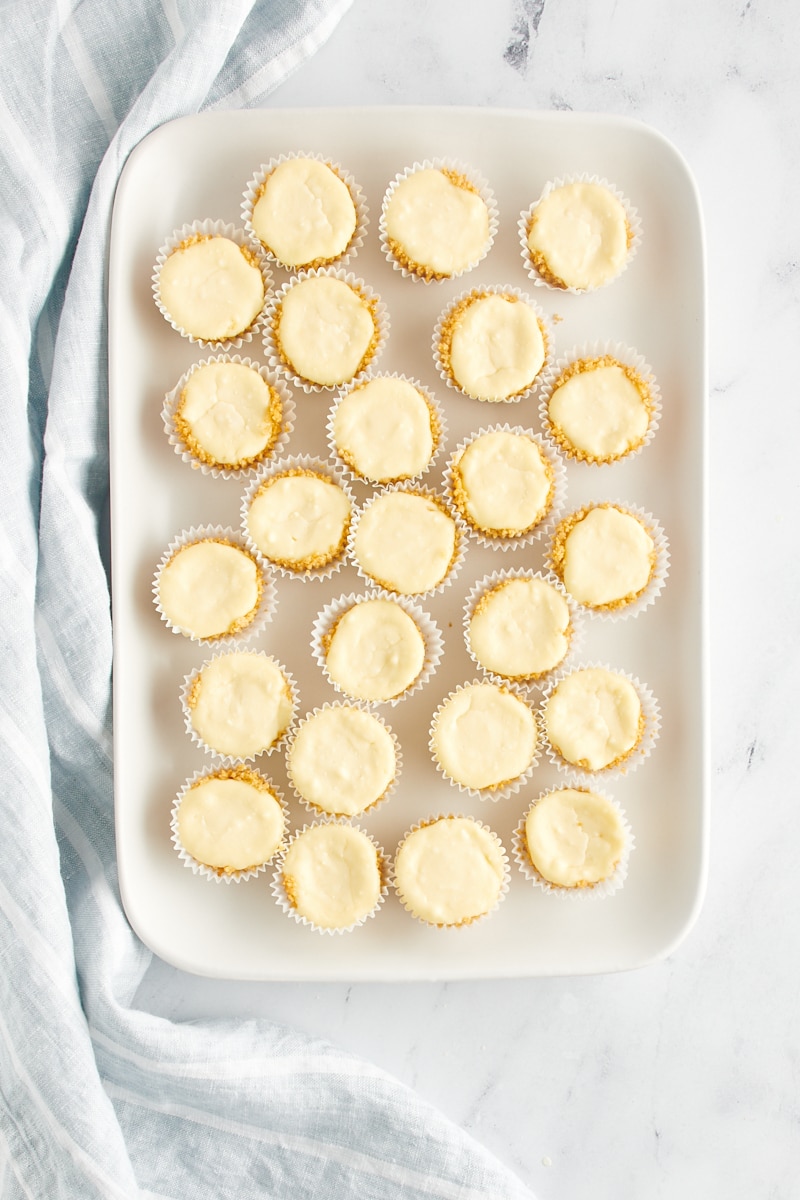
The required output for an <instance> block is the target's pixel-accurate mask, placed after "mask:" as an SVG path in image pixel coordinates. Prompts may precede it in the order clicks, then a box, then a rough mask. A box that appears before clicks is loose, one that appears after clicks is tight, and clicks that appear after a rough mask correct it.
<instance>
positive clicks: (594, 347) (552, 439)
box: [539, 341, 661, 467]
mask: <svg viewBox="0 0 800 1200" xmlns="http://www.w3.org/2000/svg"><path fill="white" fill-rule="evenodd" d="M605 357H610V358H614V359H616V361H617V362H620V363H622V364H623V365H624V366H626V367H631V368H632V369H633V370H634V371H635V372H636V374H637V375H638V376H639V377H640V378H641V380H642V382H643V383H644V384H645V385H646V387H647V390H648V393H649V400H650V407H649V419H648V423H647V432H646V433H645V435H644V437H643V439H642V441H641V442H639V443H638V444H637V445H635V446H632V447H631V449H629V450H625V451H623V453H622V454H617V455H615V456H614V457H613V458H595V457H593V456H591V455H588V454H586V452H585V451H583V450H578V449H576V448H575V447H574V446H573V445H572V443H571V442H570V441H569V439H568V438H567V437H566V436H565V435H559V434H558V433H557V432H556V430H555V426H554V423H553V422H552V421H551V420H550V411H549V409H550V400H551V398H552V395H553V392H554V391H555V387H556V384H557V383H558V381H559V379H560V378H561V376H562V375H563V374H564V372H565V371H566V370H567V368H568V367H570V366H572V364H573V363H576V362H580V361H582V360H585V359H593V358H605ZM539 417H540V419H541V422H542V428H543V430H544V436H545V438H546V440H547V442H548V443H549V444H550V445H551V446H552V447H553V448H554V449H555V450H557V451H559V452H560V453H561V454H563V455H565V456H566V457H567V458H569V459H570V460H571V461H573V462H581V463H585V464H586V465H587V466H590V467H606V466H611V465H613V463H617V462H622V461H623V459H630V458H635V457H636V455H637V454H641V452H642V450H644V448H645V446H649V445H650V443H651V442H652V440H653V438H654V437H655V435H656V431H657V430H658V426H659V423H660V421H661V389H660V388H659V386H658V384H657V383H656V378H655V375H654V374H653V368H652V367H651V366H650V365H649V363H647V362H646V361H645V360H644V358H643V357H642V356H641V354H639V353H638V352H637V351H636V350H632V349H631V348H630V347H628V346H623V345H622V343H621V342H599V341H598V342H591V343H589V344H587V345H584V346H580V347H579V348H578V349H576V350H573V351H571V352H570V353H569V354H566V355H563V356H562V357H561V358H559V359H558V360H557V361H556V362H554V363H551V365H550V366H549V367H548V369H547V371H546V372H545V374H544V375H543V377H542V381H541V388H540V391H539Z"/></svg>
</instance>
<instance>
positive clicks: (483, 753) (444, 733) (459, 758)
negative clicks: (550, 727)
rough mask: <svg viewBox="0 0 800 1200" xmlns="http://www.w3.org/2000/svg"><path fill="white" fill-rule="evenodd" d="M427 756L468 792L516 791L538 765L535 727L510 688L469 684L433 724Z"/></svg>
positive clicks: (453, 696)
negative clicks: (530, 770) (509, 787)
mask: <svg viewBox="0 0 800 1200" xmlns="http://www.w3.org/2000/svg"><path fill="white" fill-rule="evenodd" d="M430 750H431V753H432V755H433V759H434V761H435V763H436V764H437V766H438V767H439V768H440V769H441V771H442V774H444V775H445V776H446V777H447V778H448V779H451V780H452V781H453V782H454V783H457V784H460V785H461V786H462V787H465V788H468V789H470V790H472V791H487V792H500V791H502V790H504V789H505V788H506V787H508V786H510V785H514V784H516V785H518V784H519V783H520V782H521V779H522V776H524V775H525V774H526V772H527V771H528V770H529V769H530V768H531V767H532V766H533V764H534V762H535V759H536V750H537V733H536V721H535V719H534V715H533V712H532V711H531V709H530V708H529V707H528V705H527V704H526V703H525V702H524V701H523V700H520V698H519V697H518V696H516V695H515V694H514V693H513V692H511V691H510V690H509V689H508V688H505V687H502V686H499V685H498V684H494V683H480V682H476V683H469V684H465V685H464V686H463V687H460V688H458V690H457V691H455V692H452V693H451V694H450V695H449V696H448V697H447V699H446V700H445V701H444V702H443V704H441V705H440V707H439V708H438V709H437V711H436V713H435V714H434V717H433V722H432V724H431V736H430Z"/></svg>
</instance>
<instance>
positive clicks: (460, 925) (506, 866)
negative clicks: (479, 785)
mask: <svg viewBox="0 0 800 1200" xmlns="http://www.w3.org/2000/svg"><path fill="white" fill-rule="evenodd" d="M459 820H460V821H470V822H471V823H472V824H473V825H477V826H478V828H479V829H485V830H486V832H487V833H488V834H490V835H491V836H492V838H493V839H494V841H495V843H496V844H497V846H498V847H499V849H500V852H501V854H502V856H503V882H502V884H501V886H500V891H499V893H498V895H497V899H496V900H495V902H494V904H493V905H492V907H491V908H488V909H487V910H486V912H484V913H480V914H479V915H478V916H477V917H468V918H467V919H466V920H464V921H458V922H456V923H455V924H452V925H445V924H440V923H436V922H433V921H426V920H425V918H424V917H420V916H418V915H417V913H415V912H414V910H413V909H412V908H411V907H410V906H409V905H408V904H407V903H406V901H405V899H404V898H403V893H402V892H401V890H400V888H399V887H398V884H397V878H396V874H395V867H396V863H397V855H398V853H399V851H400V847H401V846H402V845H403V843H404V842H405V840H406V838H408V837H410V836H411V834H412V833H416V832H417V830H419V829H424V828H426V826H428V825H435V824H436V823H437V822H438V821H459ZM510 881H511V869H510V863H509V858H508V854H507V852H506V848H505V846H504V845H503V843H502V842H501V841H500V838H499V837H498V835H497V834H496V833H495V831H494V830H493V829H490V828H489V826H488V825H486V824H485V822H483V821H479V820H478V819H477V817H469V816H467V815H466V814H465V813H452V812H451V813H445V814H444V815H442V816H430V817H426V818H425V819H424V820H422V821H417V823H416V824H415V825H412V826H411V828H410V829H407V830H406V831H405V833H404V834H403V836H402V837H401V839H400V841H399V842H398V844H397V850H396V851H395V855H394V858H393V859H392V876H391V884H392V888H393V890H394V893H395V895H396V896H397V899H398V900H399V902H400V904H401V905H402V906H403V908H404V909H405V910H406V912H407V913H408V914H409V915H410V916H412V917H413V918H414V920H415V921H418V922H419V924H420V925H424V926H426V927H427V928H429V929H444V930H449V931H452V930H456V929H471V928H472V927H473V926H474V925H478V924H479V923H481V922H483V921H486V920H488V918H489V917H491V916H492V914H493V913H495V912H497V910H498V908H499V907H500V905H501V903H502V902H503V900H505V898H506V896H507V895H508V888H509V884H510Z"/></svg>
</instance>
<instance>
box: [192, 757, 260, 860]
mask: <svg viewBox="0 0 800 1200" xmlns="http://www.w3.org/2000/svg"><path fill="white" fill-rule="evenodd" d="M177 827H178V838H179V841H180V844H181V845H182V846H183V849H184V850H185V851H186V853H187V854H189V855H191V857H192V858H194V859H196V860H197V862H199V863H203V864H204V865H205V866H207V867H211V868H212V869H213V870H215V871H218V872H220V873H223V874H230V873H232V872H235V871H246V870H249V869H250V868H252V867H259V866H262V865H263V864H264V863H266V862H269V860H270V859H271V858H272V856H273V854H274V853H275V851H276V850H277V849H278V847H279V846H280V844H281V840H282V838H283V834H284V817H283V809H282V808H281V805H280V802H279V801H278V799H277V798H276V797H275V795H274V793H273V792H272V791H271V790H270V789H269V787H268V786H267V784H266V781H265V780H264V779H263V777H262V776H260V775H258V774H256V772H254V771H244V770H240V771H221V772H218V773H217V774H214V775H208V776H205V777H204V778H202V779H199V780H198V781H197V782H196V783H194V784H193V785H192V786H191V787H190V788H189V789H188V791H186V792H185V794H184V795H183V797H182V799H181V801H180V805H179V807H178V814H177Z"/></svg>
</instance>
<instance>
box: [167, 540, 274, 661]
mask: <svg viewBox="0 0 800 1200" xmlns="http://www.w3.org/2000/svg"><path fill="white" fill-rule="evenodd" d="M263 586H264V585H263V578H262V575H261V570H260V568H259V565H258V563H257V562H256V560H255V558H254V557H253V555H252V554H250V552H249V551H248V550H245V549H244V548H242V547H241V546H238V545H236V543H235V542H234V541H233V540H230V539H228V538H225V537H223V536H220V537H216V536H212V537H199V538H197V539H196V540H189V541H186V542H184V543H183V544H182V545H179V546H178V548H177V549H176V550H174V551H173V552H172V553H171V554H170V556H169V558H168V559H167V561H166V562H165V563H164V565H163V566H162V567H161V568H160V569H159V571H158V574H157V577H156V597H157V603H158V606H159V608H160V610H161V613H162V614H163V616H164V618H165V619H166V621H167V622H168V623H169V624H170V625H171V626H172V628H173V629H174V630H175V631H176V632H177V633H182V634H184V635H185V636H186V637H193V638H199V639H200V640H207V641H211V640H213V639H214V638H221V637H225V636H226V635H228V634H234V633H238V632H240V631H241V630H243V629H245V628H246V627H247V626H248V625H250V624H252V622H253V620H254V619H255V616H256V613H257V612H258V609H259V605H260V602H261V597H262V592H263Z"/></svg>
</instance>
